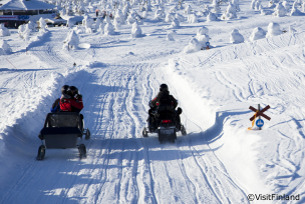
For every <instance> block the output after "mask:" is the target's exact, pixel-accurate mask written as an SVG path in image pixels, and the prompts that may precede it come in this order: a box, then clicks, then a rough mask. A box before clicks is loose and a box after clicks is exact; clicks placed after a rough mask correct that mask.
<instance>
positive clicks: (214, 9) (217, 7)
mask: <svg viewBox="0 0 305 204" xmlns="http://www.w3.org/2000/svg"><path fill="white" fill-rule="evenodd" d="M211 7H212V8H211V12H213V13H216V14H220V13H221V8H220V1H219V0H213V1H212V4H211Z"/></svg>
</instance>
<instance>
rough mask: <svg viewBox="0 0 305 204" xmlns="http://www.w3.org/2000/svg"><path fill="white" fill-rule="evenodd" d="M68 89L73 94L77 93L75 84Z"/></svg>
mask: <svg viewBox="0 0 305 204" xmlns="http://www.w3.org/2000/svg"><path fill="white" fill-rule="evenodd" d="M69 89H70V91H71V92H72V93H73V94H78V89H77V88H76V87H75V86H70V87H69Z"/></svg>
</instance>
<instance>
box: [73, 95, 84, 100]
mask: <svg viewBox="0 0 305 204" xmlns="http://www.w3.org/2000/svg"><path fill="white" fill-rule="evenodd" d="M74 98H75V99H77V100H80V99H82V98H83V96H82V95H80V94H75V95H74Z"/></svg>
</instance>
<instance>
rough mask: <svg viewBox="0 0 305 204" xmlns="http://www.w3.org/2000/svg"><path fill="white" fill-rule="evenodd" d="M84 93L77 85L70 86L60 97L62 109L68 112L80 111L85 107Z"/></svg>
mask: <svg viewBox="0 0 305 204" xmlns="http://www.w3.org/2000/svg"><path fill="white" fill-rule="evenodd" d="M83 107H84V105H83V100H82V95H80V94H79V93H78V89H77V88H76V87H75V86H70V87H69V88H68V89H67V90H65V91H64V92H63V93H62V96H61V97H60V110H61V111H64V112H65V111H68V112H78V113H79V112H80V111H81V110H82V109H83Z"/></svg>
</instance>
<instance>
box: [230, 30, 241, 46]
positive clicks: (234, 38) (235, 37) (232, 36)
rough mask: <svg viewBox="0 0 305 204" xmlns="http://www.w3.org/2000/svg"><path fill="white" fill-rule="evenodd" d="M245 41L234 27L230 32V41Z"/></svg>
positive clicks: (236, 42)
mask: <svg viewBox="0 0 305 204" xmlns="http://www.w3.org/2000/svg"><path fill="white" fill-rule="evenodd" d="M244 41H245V39H244V37H243V36H242V35H241V34H240V33H239V31H238V30H237V29H234V30H233V31H232V32H231V34H230V43H233V44H238V43H243V42H244Z"/></svg>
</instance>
